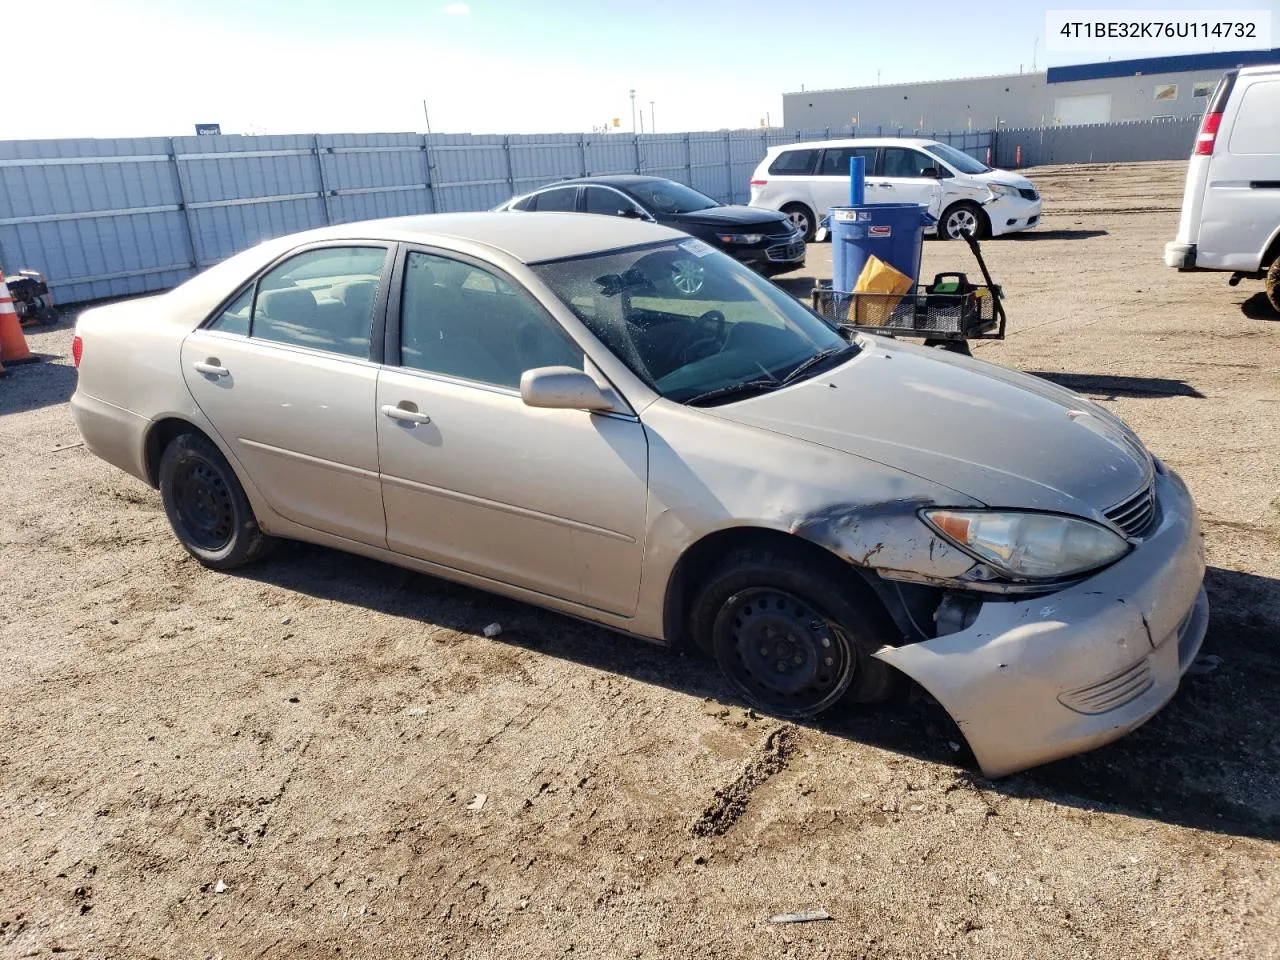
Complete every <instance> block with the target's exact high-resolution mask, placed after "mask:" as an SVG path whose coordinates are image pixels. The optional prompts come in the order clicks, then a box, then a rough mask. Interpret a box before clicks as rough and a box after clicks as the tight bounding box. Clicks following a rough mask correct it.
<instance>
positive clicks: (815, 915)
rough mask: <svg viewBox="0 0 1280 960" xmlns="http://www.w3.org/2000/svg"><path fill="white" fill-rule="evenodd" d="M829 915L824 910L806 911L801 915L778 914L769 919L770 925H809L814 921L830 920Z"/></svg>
mask: <svg viewBox="0 0 1280 960" xmlns="http://www.w3.org/2000/svg"><path fill="white" fill-rule="evenodd" d="M830 919H831V914H829V913H827V911H825V910H806V911H804V912H803V913H780V914H778V915H777V916H775V917H770V918H769V922H770V923H810V922H812V921H814V920H830Z"/></svg>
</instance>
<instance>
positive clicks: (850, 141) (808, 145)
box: [769, 137, 942, 153]
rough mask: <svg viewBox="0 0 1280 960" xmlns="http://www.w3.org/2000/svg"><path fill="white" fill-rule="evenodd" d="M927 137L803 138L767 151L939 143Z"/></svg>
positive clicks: (915, 145) (911, 145)
mask: <svg viewBox="0 0 1280 960" xmlns="http://www.w3.org/2000/svg"><path fill="white" fill-rule="evenodd" d="M941 142H942V141H940V140H930V139H928V138H927V137H844V138H843V139H840V140H803V141H801V142H799V143H779V144H776V145H775V146H772V147H770V148H769V153H781V152H782V151H783V150H812V149H815V148H817V149H821V148H823V147H895V146H907V147H924V146H929V145H931V144H938V143H941Z"/></svg>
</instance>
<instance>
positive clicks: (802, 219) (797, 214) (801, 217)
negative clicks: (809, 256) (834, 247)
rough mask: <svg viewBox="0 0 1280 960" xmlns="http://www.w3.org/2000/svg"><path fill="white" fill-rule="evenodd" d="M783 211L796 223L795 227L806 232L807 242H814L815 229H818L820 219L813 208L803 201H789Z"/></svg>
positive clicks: (805, 238)
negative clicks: (818, 219) (814, 213)
mask: <svg viewBox="0 0 1280 960" xmlns="http://www.w3.org/2000/svg"><path fill="white" fill-rule="evenodd" d="M781 212H782V213H785V214H786V215H787V219H789V220H790V221H791V222H792V224H794V225H795V228H796V229H797V230H799V231H800V232H801V233H803V234H804V242H805V243H813V237H814V231H816V230H817V229H818V221H817V218H816V217H815V216H814V215H813V211H812V210H810V209H809V208H808V207H806V206H805V205H804V204H803V203H788V204H786V205H785V206H784V207H783V208H782V211H781Z"/></svg>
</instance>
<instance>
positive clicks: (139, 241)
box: [0, 123, 1191, 303]
mask: <svg viewBox="0 0 1280 960" xmlns="http://www.w3.org/2000/svg"><path fill="white" fill-rule="evenodd" d="M1110 126H1113V127H1114V126H1133V127H1146V128H1148V131H1149V129H1150V127H1151V125H1150V124H1135V125H1110ZM1167 126H1168V127H1169V129H1168V131H1164V130H1161V131H1160V132H1161V134H1162V135H1163V134H1165V133H1166V132H1167V134H1168V135H1169V136H1168V141H1169V144H1170V147H1169V149H1170V150H1172V144H1173V143H1174V142H1175V141H1176V142H1177V143H1178V144H1179V147H1178V151H1177V152H1176V155H1179V156H1185V155H1186V153H1187V151H1188V149H1189V144H1190V141H1191V135H1190V134H1187V133H1184V132H1182V131H1184V130H1186V129H1187V128H1186V126H1185V125H1183V124H1177V125H1176V126H1177V129H1176V130H1175V129H1174V127H1175V124H1173V123H1169V124H1168V125H1167ZM1082 129H1083V130H1089V129H1091V128H1063V129H1060V130H1056V131H1049V133H1052V134H1055V137H1051V138H1050V139H1049V140H1047V141H1046V140H1045V139H1044V138H1043V137H1042V138H1040V139H1039V140H1038V141H1037V142H1036V143H1035V144H1032V142H1031V138H1030V136H1029V135H1028V137H1027V140H1026V145H1025V146H1024V148H1023V157H1022V162H1023V165H1024V166H1027V165H1030V164H1032V163H1047V162H1059V163H1061V162H1070V161H1069V160H1065V159H1058V156H1060V155H1064V152H1065V151H1066V150H1067V148H1068V145H1069V144H1070V143H1071V142H1072V136H1071V133H1070V131H1072V130H1082ZM1025 132H1026V131H1001V133H1000V138H999V142H996V139H995V137H994V136H993V134H992V133H991V132H989V131H977V132H974V131H967V132H963V133H938V132H927V131H904V130H885V129H883V128H867V127H862V128H854V127H844V128H825V129H819V130H790V131H784V130H776V129H768V130H730V131H718V132H702V133H680V134H657V135H640V136H632V135H627V134H613V135H607V136H606V135H597V134H589V135H588V134H559V135H554V134H553V135H534V136H500V135H493V136H472V135H469V134H457V135H453V134H437V135H434V136H431V137H430V138H427V137H423V136H421V135H419V134H412V133H384V134H336V135H328V136H326V135H320V136H314V135H298V136H262V137H240V136H217V137H172V138H170V137H152V138H141V139H130V140H25V141H0V266H3V267H4V268H7V269H9V270H16V269H19V268H31V269H36V270H40V271H41V272H43V273H44V274H45V275H46V276H47V277H48V278H49V281H50V283H51V285H52V286H53V289H54V293H55V296H56V298H57V300H58V301H59V302H61V303H68V302H76V301H82V300H92V299H98V298H101V297H111V296H122V295H127V294H137V293H144V292H147V291H151V290H162V289H166V288H168V287H171V286H174V285H175V284H177V283H180V282H181V281H183V280H184V279H186V278H187V277H189V276H191V274H192V273H194V272H195V271H197V270H199V269H202V268H204V267H207V266H209V265H210V264H213V263H216V262H217V261H219V260H222V259H223V258H225V257H228V256H230V255H231V254H233V253H236V252H237V251H240V250H243V249H245V248H246V247H249V246H252V245H253V244H255V243H257V242H258V241H260V240H264V239H267V238H269V237H275V236H280V235H281V234H285V233H291V232H294V231H298V230H305V229H308V228H311V227H317V226H323V225H324V224H329V223H345V222H350V221H353V220H365V219H369V218H373V217H390V216H400V215H406V214H413V213H429V212H436V211H440V212H448V211H460V210H484V209H488V208H489V207H492V206H494V205H495V204H497V203H500V202H501V201H503V200H505V199H507V198H508V197H510V196H512V195H514V194H518V193H522V192H524V191H527V190H531V189H533V188H535V187H538V186H541V185H542V184H545V183H550V182H553V181H555V180H559V179H563V178H565V177H575V176H584V175H593V174H608V173H647V174H654V175H658V176H664V177H669V178H671V179H673V180H679V181H681V182H683V183H687V184H689V185H690V186H693V187H694V188H696V189H698V190H701V191H702V192H703V193H706V194H708V195H710V196H712V197H714V198H715V199H717V200H720V201H722V202H725V203H745V202H746V201H747V199H748V195H749V194H748V180H749V179H750V176H751V173H752V172H753V171H754V169H755V166H756V164H757V163H759V161H760V159H761V158H762V157H763V156H764V153H765V151H766V150H767V149H768V147H770V146H773V145H775V144H779V143H788V142H796V141H800V140H819V139H828V138H832V137H847V136H922V137H930V138H932V139H936V140H942V141H944V142H946V143H950V144H952V145H953V146H956V147H957V148H959V149H962V150H964V151H966V152H967V153H970V154H971V155H973V156H974V157H977V158H978V159H981V160H990V159H991V158H992V157H993V155H994V157H995V158H997V160H998V162H999V163H1001V164H1004V165H1009V164H1011V162H1012V159H1011V158H1012V153H1011V152H1010V153H1009V159H1005V153H1004V151H1006V149H1007V150H1009V151H1012V147H1011V146H1010V144H1013V143H1015V142H1018V141H1017V140H1016V139H1015V137H1014V136H1013V135H1015V134H1016V135H1018V136H1020V135H1021V134H1023V133H1025ZM1150 136H1151V134H1150V132H1148V133H1147V134H1145V137H1146V138H1149V137H1150ZM1095 139H1096V141H1097V144H1099V145H1100V144H1103V143H1104V142H1105V136H1100V137H1099V138H1094V137H1093V135H1092V134H1090V135H1089V136H1088V137H1087V142H1088V143H1090V144H1094V143H1095ZM1132 139H1133V141H1134V143H1138V144H1140V143H1141V142H1142V141H1143V140H1144V134H1142V133H1141V132H1139V131H1136V130H1135V131H1133V138H1132ZM1129 140H1130V137H1129V133H1128V132H1126V134H1125V139H1124V143H1126V144H1127V143H1128V142H1129ZM1042 143H1048V144H1049V146H1047V147H1041V146H1040V144H1042ZM1099 145H1095V146H1094V147H1092V148H1090V149H1084V148H1080V149H1076V151H1075V152H1076V153H1082V154H1087V156H1083V155H1082V156H1081V157H1080V159H1089V158H1091V157H1094V158H1096V159H1156V157H1152V156H1147V155H1137V156H1115V155H1114V154H1115V153H1116V152H1117V151H1119V152H1124V151H1123V150H1121V148H1119V147H1117V148H1116V150H1113V151H1112V155H1108V156H1105V157H1104V156H1096V157H1095V155H1096V154H1097V153H1098V151H1099V150H1101V146H1099ZM1033 148H1034V149H1035V150H1040V151H1041V153H1033V152H1032V151H1033ZM1126 149H1127V148H1126ZM1148 152H1149V151H1148ZM1161 156H1163V154H1161Z"/></svg>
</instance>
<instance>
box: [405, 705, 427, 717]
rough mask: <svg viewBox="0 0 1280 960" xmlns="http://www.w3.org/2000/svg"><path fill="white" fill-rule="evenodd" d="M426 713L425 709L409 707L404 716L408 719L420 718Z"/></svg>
mask: <svg viewBox="0 0 1280 960" xmlns="http://www.w3.org/2000/svg"><path fill="white" fill-rule="evenodd" d="M426 712H427V708H426V707H409V708H407V709H406V710H405V715H406V716H410V717H421V716H425V715H426Z"/></svg>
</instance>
